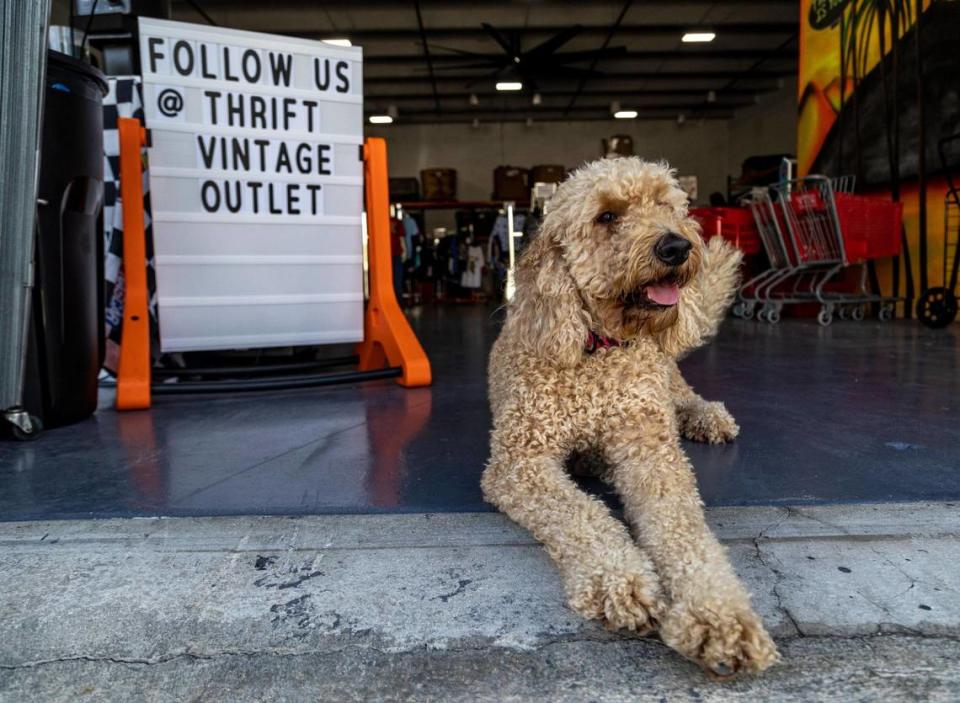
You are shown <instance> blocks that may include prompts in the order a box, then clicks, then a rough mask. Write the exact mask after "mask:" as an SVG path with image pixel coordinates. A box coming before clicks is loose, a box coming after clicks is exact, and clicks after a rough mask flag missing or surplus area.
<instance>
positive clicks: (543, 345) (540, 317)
mask: <svg viewBox="0 0 960 703" xmlns="http://www.w3.org/2000/svg"><path fill="white" fill-rule="evenodd" d="M557 221H558V220H557V218H556V217H554V218H549V217H548V218H547V219H546V220H545V221H544V223H543V225H542V226H541V228H540V231H539V233H538V234H537V235H536V236H535V237H534V239H533V241H532V242H530V245H529V246H528V247H527V249H526V251H524V253H523V255H522V256H521V257H520V260H519V261H518V262H517V278H516V284H517V288H516V293H515V294H514V299H513V300H512V301H511V303H510V307H509V314H508V317H507V324H508V325H509V326H511V327H512V328H513V331H514V333H515V338H516V339H518V340H519V342H520V343H521V344H523V345H524V346H525V347H526V348H527V349H528V351H529V352H530V353H532V354H536V355H537V356H540V357H542V358H543V359H544V360H545V361H547V362H549V363H552V364H556V365H559V366H566V367H571V366H575V365H576V364H577V362H578V361H579V360H580V357H581V356H582V355H583V348H584V344H585V343H586V340H587V335H588V331H589V315H588V313H587V311H586V310H585V309H584V307H583V300H582V298H581V297H580V293H579V292H578V290H577V284H576V282H575V281H574V280H573V277H572V276H571V275H570V271H569V270H568V269H567V266H566V263H565V262H564V260H563V256H562V252H561V249H560V243H559V241H558V236H557V235H558V233H557V232H555V231H553V227H555V226H556V225H554V223H555V222H557Z"/></svg>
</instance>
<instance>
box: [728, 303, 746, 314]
mask: <svg viewBox="0 0 960 703" xmlns="http://www.w3.org/2000/svg"><path fill="white" fill-rule="evenodd" d="M745 307H746V306H745V305H744V304H743V303H735V304H734V306H733V308H732V309H731V310H730V312H731V313H732V314H733V316H734V317H743V312H744V308H745Z"/></svg>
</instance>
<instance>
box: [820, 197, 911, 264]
mask: <svg viewBox="0 0 960 703" xmlns="http://www.w3.org/2000/svg"><path fill="white" fill-rule="evenodd" d="M834 201H835V203H836V206H837V219H838V220H839V222H840V232H841V233H842V234H843V249H844V253H845V254H846V258H847V261H848V262H850V263H858V262H861V261H866V260H867V259H883V258H887V257H890V256H899V255H900V250H901V244H902V241H901V239H900V231H901V228H902V224H903V203H894V202H891V201H889V200H886V199H884V198H874V197H870V196H866V195H851V194H850V193H837V194H836V195H834Z"/></svg>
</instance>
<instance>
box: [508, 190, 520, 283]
mask: <svg viewBox="0 0 960 703" xmlns="http://www.w3.org/2000/svg"><path fill="white" fill-rule="evenodd" d="M506 205H507V251H508V252H509V263H510V266H509V268H507V290H506V296H507V301H510V300H513V294H514V293H515V292H516V290H517V283H516V279H515V278H514V274H513V268H514V267H513V264H514V246H513V238H514V237H519V236H521V235H520V234H517V233H516V232H514V230H513V201H510V202H508V203H506Z"/></svg>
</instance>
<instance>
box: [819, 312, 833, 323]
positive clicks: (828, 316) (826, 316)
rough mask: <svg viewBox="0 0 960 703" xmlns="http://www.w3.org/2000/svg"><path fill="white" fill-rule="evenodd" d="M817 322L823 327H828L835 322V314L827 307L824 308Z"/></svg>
mask: <svg viewBox="0 0 960 703" xmlns="http://www.w3.org/2000/svg"><path fill="white" fill-rule="evenodd" d="M817 322H819V323H820V326H821V327H828V326H829V325H830V323H831V322H833V314H832V313H831V312H830V311H829V310H827V309H826V308H822V309H821V310H820V313H819V314H818V315H817Z"/></svg>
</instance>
